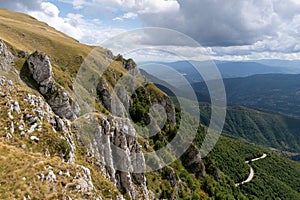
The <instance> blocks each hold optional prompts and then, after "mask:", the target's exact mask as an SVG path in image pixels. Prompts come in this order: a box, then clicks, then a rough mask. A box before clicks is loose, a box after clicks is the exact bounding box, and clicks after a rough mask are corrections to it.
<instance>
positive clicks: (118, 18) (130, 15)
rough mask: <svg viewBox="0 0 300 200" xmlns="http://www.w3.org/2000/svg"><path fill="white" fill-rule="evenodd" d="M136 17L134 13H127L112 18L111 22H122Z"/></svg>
mask: <svg viewBox="0 0 300 200" xmlns="http://www.w3.org/2000/svg"><path fill="white" fill-rule="evenodd" d="M137 16H138V15H137V14H136V13H133V12H128V13H125V14H124V15H122V16H121V17H115V18H113V20H114V21H116V20H119V21H123V20H124V19H134V18H136V17H137Z"/></svg>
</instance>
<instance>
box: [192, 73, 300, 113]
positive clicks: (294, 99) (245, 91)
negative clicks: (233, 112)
mask: <svg viewBox="0 0 300 200" xmlns="http://www.w3.org/2000/svg"><path fill="white" fill-rule="evenodd" d="M224 85H225V89H226V95H227V102H228V104H229V105H242V106H246V107H250V108H254V109H258V110H262V111H267V112H274V113H281V114H284V115H287V116H291V117H296V118H299V117H300V110H299V105H300V96H299V95H300V93H299V88H300V75H299V74H264V75H254V76H249V77H244V78H232V79H224ZM192 86H193V88H194V89H195V91H196V92H199V93H203V94H208V92H207V89H206V85H205V83H195V84H193V85H192ZM216 92H217V91H216Z"/></svg>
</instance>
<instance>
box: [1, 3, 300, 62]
mask: <svg viewBox="0 0 300 200" xmlns="http://www.w3.org/2000/svg"><path fill="white" fill-rule="evenodd" d="M0 7H3V8H7V9H10V10H14V11H19V12H23V13H26V14H29V15H32V16H33V17H35V18H37V19H38V20H40V21H44V22H46V23H48V24H49V25H50V26H53V27H54V28H56V29H57V30H59V31H62V32H64V33H66V34H68V35H70V36H72V37H74V38H75V39H77V40H79V41H80V42H82V43H85V44H91V45H100V46H105V44H109V42H107V41H110V40H111V38H113V37H115V40H117V41H118V40H121V39H122V40H124V39H126V42H124V41H123V42H122V45H123V46H126V51H129V50H130V49H135V50H136V51H134V52H131V54H132V56H133V57H134V58H135V59H136V60H140V61H147V60H163V61H166V60H178V59H180V58H182V57H184V58H185V59H190V60H201V59H203V57H202V56H201V55H200V54H204V53H203V52H205V54H208V56H209V57H210V58H211V59H218V60H258V59H284V60H299V59H300V0H284V1H283V0H259V1H258V0H243V1H242V0H225V1H224V0H10V1H7V0H0ZM147 27H159V28H157V29H155V31H153V29H151V31H145V30H144V31H141V28H142V30H143V29H145V28H147ZM160 28H165V29H160ZM136 29H140V30H139V31H134V30H136ZM166 30H168V31H166ZM141 33H144V34H145V35H146V36H144V37H139V34H141ZM120 34H121V36H120ZM141 35H143V34H141ZM125 36H126V37H125ZM150 36H151V37H150ZM145 37H147V39H145ZM116 38H117V39H116ZM182 38H183V39H182ZM191 40H193V41H195V43H193V42H189V41H191ZM196 43H197V45H196V46H195V44H196ZM105 47H107V48H110V46H109V45H108V46H105ZM112 48H113V47H112ZM165 49H167V53H166V51H163V50H165ZM115 51H118V50H114V49H113V52H114V53H118V52H115ZM121 52H123V53H124V51H121ZM170 52H171V53H170ZM172 52H173V53H174V52H175V53H174V54H176V55H177V56H175V57H174V56H172ZM128 54H130V53H128ZM178 55H179V56H178Z"/></svg>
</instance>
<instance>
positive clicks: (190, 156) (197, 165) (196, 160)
mask: <svg viewBox="0 0 300 200" xmlns="http://www.w3.org/2000/svg"><path fill="white" fill-rule="evenodd" d="M181 160H182V163H183V165H184V166H185V167H186V168H187V169H188V170H189V171H190V172H192V173H195V174H196V176H197V177H204V175H205V165H204V163H203V161H202V159H201V153H200V150H199V149H198V148H197V147H195V146H194V145H193V144H192V145H191V146H190V147H189V148H188V149H187V151H186V152H185V153H184V154H183V155H182V157H181Z"/></svg>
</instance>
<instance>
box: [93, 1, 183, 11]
mask: <svg viewBox="0 0 300 200" xmlns="http://www.w3.org/2000/svg"><path fill="white" fill-rule="evenodd" d="M93 2H94V6H97V5H98V6H105V7H110V8H114V9H115V8H118V9H123V10H127V11H129V12H130V11H132V12H136V13H140V14H143V13H166V12H174V11H176V10H178V9H179V4H178V2H177V1H176V0H142V1H141V0H94V1H93Z"/></svg>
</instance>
